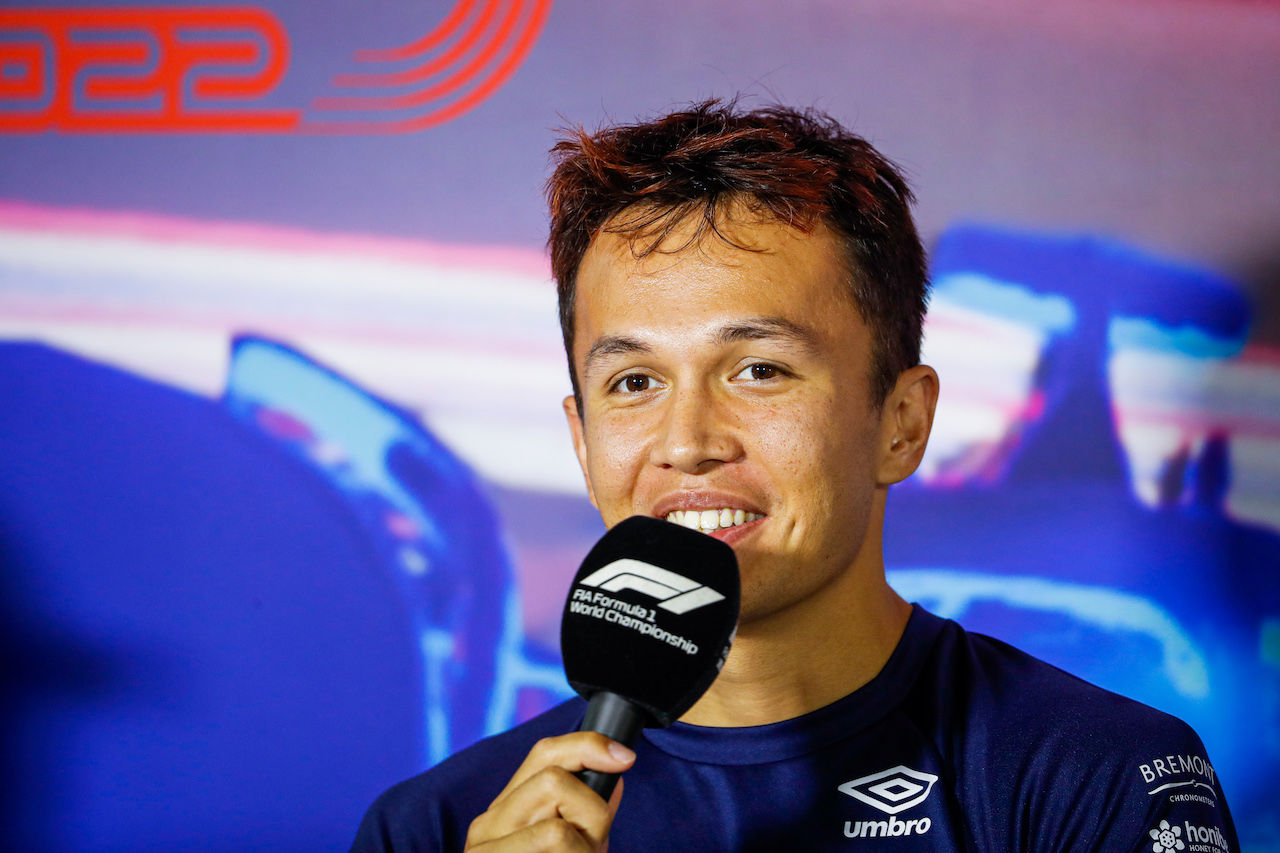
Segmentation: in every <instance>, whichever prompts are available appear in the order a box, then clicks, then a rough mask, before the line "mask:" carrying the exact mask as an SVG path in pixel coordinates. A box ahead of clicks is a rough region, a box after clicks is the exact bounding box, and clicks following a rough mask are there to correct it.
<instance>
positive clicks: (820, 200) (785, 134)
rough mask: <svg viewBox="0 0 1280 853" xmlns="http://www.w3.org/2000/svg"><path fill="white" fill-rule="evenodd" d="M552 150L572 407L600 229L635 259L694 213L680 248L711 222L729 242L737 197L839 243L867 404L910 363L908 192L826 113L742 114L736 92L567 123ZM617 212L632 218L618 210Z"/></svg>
mask: <svg viewBox="0 0 1280 853" xmlns="http://www.w3.org/2000/svg"><path fill="white" fill-rule="evenodd" d="M551 157H552V161H553V163H554V166H555V168H554V171H553V173H552V175H551V178H550V180H548V182H547V200H548V203H549V205H550V208H551V235H550V238H549V239H548V245H549V248H550V250H551V269H552V273H553V275H554V276H555V279H556V289H557V293H558V296H559V301H560V328H561V331H562V333H563V335H564V346H565V351H566V352H567V353H568V356H569V375H570V378H571V379H572V382H573V393H574V397H575V398H576V399H577V401H578V410H579V412H581V411H582V392H581V388H580V386H579V383H578V376H577V371H576V370H575V369H574V364H573V341H574V297H575V292H576V284H577V275H578V267H579V266H580V265H581V263H582V258H583V256H584V255H585V254H586V252H587V249H588V248H590V246H591V242H592V240H594V239H595V237H596V235H597V234H599V233H600V232H601V231H602V230H608V231H610V232H615V233H621V234H624V235H626V236H629V237H631V238H633V240H635V239H639V240H644V241H648V242H647V243H646V244H645V245H643V246H642V247H641V248H639V249H637V250H636V251H637V256H639V257H643V256H644V255H647V254H649V253H651V252H653V251H655V250H657V248H658V247H659V246H660V245H661V244H662V241H663V239H664V238H665V237H666V236H668V235H669V234H670V233H671V232H672V230H673V229H675V228H676V227H677V226H678V225H680V224H681V223H683V222H684V221H686V220H687V219H688V218H689V217H691V216H697V217H699V218H700V220H701V221H700V224H699V227H698V228H697V229H696V231H695V234H694V235H693V237H692V238H691V239H690V240H689V242H688V243H687V244H686V246H687V245H690V244H693V243H696V242H697V241H699V240H701V239H702V238H703V237H704V236H705V235H706V234H707V233H709V232H710V233H714V234H715V235H716V236H717V237H719V238H720V239H722V240H724V241H725V242H728V243H730V244H731V245H737V244H735V243H733V241H731V240H729V239H728V238H727V237H726V236H725V235H724V234H723V233H722V232H721V231H720V230H719V228H718V227H717V217H718V216H720V215H721V214H722V213H724V212H725V211H726V209H727V206H728V205H730V204H734V203H742V204H745V205H747V207H748V208H750V209H752V210H754V211H758V212H760V213H764V214H767V215H769V216H772V217H775V218H776V219H778V220H780V221H782V222H786V223H788V224H790V225H793V226H795V227H797V228H799V229H801V230H802V231H806V232H809V231H811V230H812V229H813V228H814V227H815V225H816V224H817V223H822V224H824V225H826V226H827V227H828V228H829V229H830V230H831V231H832V232H833V233H834V234H835V235H836V236H837V238H838V239H839V240H840V241H841V243H842V244H843V246H844V250H845V256H846V259H847V261H848V266H849V272H850V275H849V285H850V295H851V296H852V298H853V300H854V303H855V305H856V306H857V309H858V312H859V314H860V316H861V317H862V319H863V321H864V322H865V323H866V324H867V325H868V326H869V327H870V328H871V333H872V353H871V355H872V364H871V371H872V372H871V377H870V378H871V393H872V402H873V404H875V405H877V406H878V405H881V404H883V403H884V400H885V398H886V397H888V395H889V393H890V392H891V391H892V390H893V387H894V384H895V383H896V382H897V378H898V374H899V373H901V372H902V371H904V370H906V369H907V368H909V367H912V366H914V365H916V364H919V362H920V337H921V332H922V328H923V324H924V313H925V308H926V304H927V300H928V282H927V276H926V272H925V259H924V250H923V248H922V247H921V245H920V238H919V235H918V234H917V233H916V226H915V223H914V222H913V221H912V218H911V209H910V206H911V203H912V202H913V201H914V196H913V195H912V193H911V189H910V188H909V187H908V186H907V182H906V180H905V179H904V178H903V176H902V174H901V172H900V171H899V169H898V168H897V167H896V166H895V165H894V164H893V163H891V162H890V161H889V160H887V159H886V158H885V157H883V156H882V155H881V154H880V153H879V152H878V151H876V150H875V148H873V147H872V146H871V144H870V143H869V142H867V141H866V140H865V139H863V138H862V137H860V136H857V135H855V134H853V133H850V132H849V131H848V130H846V129H845V128H844V127H842V126H841V125H840V123H839V122H837V121H836V120H835V119H833V118H831V117H830V116H828V115H826V114H824V113H821V112H818V111H817V110H812V109H809V110H797V109H791V108H788V107H782V106H769V107H765V108H762V109H756V110H751V111H744V110H741V109H739V107H738V105H737V103H736V101H732V102H728V103H723V102H721V101H719V100H709V101H704V102H702V103H699V104H693V105H691V106H690V107H689V108H688V109H685V110H681V111H678V112H672V113H669V114H667V115H664V116H661V117H660V118H657V119H654V120H652V121H648V122H643V123H640V124H634V125H621V126H612V127H606V128H604V129H602V130H600V131H598V132H596V133H594V134H590V133H587V132H586V131H585V130H584V129H583V128H582V127H581V126H579V127H575V128H571V129H569V130H567V131H565V133H564V137H563V138H562V139H561V141H560V142H558V143H557V144H556V145H555V147H554V148H552V149H551ZM628 209H630V210H631V211H632V212H633V213H634V214H635V215H628V216H626V217H623V218H621V219H618V218H617V217H618V214H620V213H622V212H623V211H624V210H628ZM680 248H681V249H683V248H685V246H682V247H680ZM739 248H744V249H747V248H749V247H746V246H739Z"/></svg>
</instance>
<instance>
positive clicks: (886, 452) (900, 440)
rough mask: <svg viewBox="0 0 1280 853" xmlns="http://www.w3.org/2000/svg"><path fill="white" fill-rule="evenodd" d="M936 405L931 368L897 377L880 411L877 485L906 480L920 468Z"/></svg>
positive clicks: (919, 368) (935, 377) (922, 367)
mask: <svg viewBox="0 0 1280 853" xmlns="http://www.w3.org/2000/svg"><path fill="white" fill-rule="evenodd" d="M937 404H938V374H937V373H936V372H934V369H933V368H932V367H929V366H927V365H923V364H921V365H917V366H916V367H913V368H911V369H909V370H904V371H903V372H902V373H901V374H899V375H898V382H897V384H896V385H895V386H894V388H893V391H892V392H890V394H889V396H888V398H887V399H886V400H885V401H884V406H883V408H882V409H881V415H880V465H879V468H878V470H877V474H876V477H877V480H876V482H877V484H878V485H881V486H888V485H892V484H893V483H897V482H900V481H902V480H905V479H907V477H910V476H911V475H912V473H914V472H915V470H916V468H918V467H919V466H920V460H921V459H922V458H923V457H924V449H925V446H926V445H927V444H928V443H929V431H930V430H931V429H933V410H934V407H935V406H937Z"/></svg>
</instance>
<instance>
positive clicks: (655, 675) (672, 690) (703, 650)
mask: <svg viewBox="0 0 1280 853" xmlns="http://www.w3.org/2000/svg"><path fill="white" fill-rule="evenodd" d="M738 598H739V581H738V560H737V558H736V557H735V556H734V553H733V549H732V548H730V547H729V546H728V545H726V544H724V543H723V542H721V541H720V540H718V539H714V538H712V537H711V536H708V535H707V534H705V533H701V532H699V531H697V530H690V529H689V528H687V527H682V526H680V525H678V524H673V523H671V522H669V521H663V520H661V519H657V518H647V517H645V516H639V515H637V516H633V517H631V518H628V519H627V520H626V521H623V522H621V523H619V524H617V525H615V526H614V528H613V529H612V530H610V531H609V532H608V533H606V534H605V535H604V536H603V537H601V539H600V541H599V542H597V543H596V545H595V547H594V548H592V549H591V553H589V554H587V558H586V559H585V560H583V562H582V568H580V569H578V574H577V576H576V577H575V578H574V580H573V585H572V586H571V587H570V588H569V600H568V601H567V602H566V603H565V608H564V619H563V621H562V622H561V623H560V651H561V653H562V654H563V656H564V670H565V675H567V676H568V678H569V684H570V685H571V686H572V687H573V689H574V690H576V691H578V694H579V695H580V696H582V698H584V699H590V698H591V697H592V696H593V695H595V694H596V693H599V692H600V691H608V692H610V693H616V694H618V695H620V696H622V697H623V698H625V699H628V700H630V701H631V702H633V703H635V704H636V705H638V706H640V707H641V708H643V709H644V710H645V711H646V712H648V714H649V715H650V717H651V718H652V721H651V725H653V726H657V727H666V726H669V725H671V724H672V723H673V722H675V721H676V720H677V719H679V718H680V717H681V716H682V715H683V714H684V712H685V711H688V710H689V708H691V707H693V704H694V703H695V702H697V701H698V699H699V698H701V696H702V694H703V693H705V692H706V690H707V688H708V687H710V686H711V682H713V681H715V679H716V675H718V674H719V672H720V667H722V666H723V665H724V661H725V658H726V657H727V656H728V654H729V645H730V644H731V643H732V642H733V635H734V632H735V631H736V630H737V626H738Z"/></svg>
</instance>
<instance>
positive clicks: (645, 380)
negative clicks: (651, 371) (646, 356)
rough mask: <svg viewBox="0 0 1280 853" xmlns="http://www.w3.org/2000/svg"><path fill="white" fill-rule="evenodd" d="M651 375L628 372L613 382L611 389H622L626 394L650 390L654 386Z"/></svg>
mask: <svg viewBox="0 0 1280 853" xmlns="http://www.w3.org/2000/svg"><path fill="white" fill-rule="evenodd" d="M655 384H656V383H655V382H654V379H653V377H652V376H646V375H645V374H643V373H630V374H628V375H626V376H624V377H622V378H621V379H619V380H618V381H617V382H615V383H614V385H613V388H612V389H610V390H613V391H622V392H623V393H626V394H643V393H644V392H645V391H652V390H653V389H654V386H655Z"/></svg>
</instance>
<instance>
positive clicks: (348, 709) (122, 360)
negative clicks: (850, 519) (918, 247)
mask: <svg viewBox="0 0 1280 853" xmlns="http://www.w3.org/2000/svg"><path fill="white" fill-rule="evenodd" d="M736 93H743V94H744V103H746V104H748V105H752V104H765V103H769V102H772V101H781V102H784V103H787V104H792V105H801V106H810V105H811V106H816V107H819V108H821V109H823V110H826V111H828V112H830V113H831V114H832V115H834V116H836V117H837V118H839V119H840V120H841V121H843V122H845V123H846V124H847V125H848V126H850V127H851V128H852V129H854V130H855V131H857V132H860V133H862V134H863V135H865V136H866V137H868V138H869V139H870V140H871V141H872V142H873V143H874V144H876V145H877V146H878V147H880V148H881V150H882V151H883V152H884V153H885V154H886V155H888V156H889V157H890V158H892V159H894V160H895V161H896V162H898V163H899V164H900V165H901V166H902V167H903V168H904V169H905V171H906V172H907V173H908V175H909V176H910V178H911V180H912V181H913V183H914V185H915V187H916V190H917V193H918V196H919V206H918V215H919V221H920V224H921V226H922V229H923V232H924V235H925V237H926V240H927V243H928V246H929V247H930V250H931V258H932V275H933V279H934V282H935V288H936V289H935V295H934V299H933V303H932V308H931V313H930V319H929V323H928V329H927V338H926V347H925V349H926V358H927V360H928V361H929V363H931V364H933V365H935V366H936V367H937V369H938V372H939V373H940V375H941V377H942V384H943V397H942V402H941V403H940V405H939V412H938V421H937V426H936V429H935V435H934V437H933V440H932V442H931V445H930V450H929V453H928V455H927V456H926V458H925V462H924V465H923V466H922V469H921V471H920V472H919V473H918V474H917V475H916V476H915V477H913V478H912V479H911V480H909V481H908V482H907V483H905V484H903V485H902V486H899V487H896V488H895V489H894V491H893V493H892V495H891V498H890V511H889V522H888V529H887V531H886V536H887V542H886V558H887V561H888V564H889V566H890V577H891V581H892V583H894V584H895V586H896V587H897V588H898V589H899V590H900V591H901V592H902V593H903V594H904V595H905V596H906V597H908V598H909V599H911V600H914V601H919V602H921V603H923V604H925V605H926V606H928V607H929V608H931V609H933V610H934V611H935V612H938V613H940V614H941V615H944V616H949V617H953V618H956V619H958V620H959V621H961V622H962V624H964V625H966V626H967V627H969V628H970V629H972V630H978V631H983V632H986V633H989V634H992V635H994V636H997V637H1000V638H1002V639H1004V640H1007V641H1009V642H1011V643H1013V644H1015V645H1018V646H1020V647H1022V648H1024V649H1026V650H1027V651H1029V652H1031V653H1033V654H1036V655H1038V656H1040V657H1043V658H1045V659H1047V660H1049V661H1051V662H1052V663H1054V664H1056V665H1058V666H1061V667H1063V668H1065V669H1067V670H1069V671H1071V672H1074V673H1076V674H1079V675H1081V676H1082V677H1084V678H1087V679H1090V680H1092V681H1095V682H1097V683H1099V684H1101V685H1103V686H1105V687H1107V688H1109V689H1111V690H1115V691H1117V692H1120V693H1123V694H1126V695H1129V696H1132V697H1134V698H1137V699H1139V700H1141V701H1143V702H1146V703H1149V704H1152V705H1154V706H1156V707H1159V708H1162V709H1164V710H1167V711H1169V712H1170V713H1174V714H1176V715H1178V716H1180V717H1182V718H1183V719H1185V720H1187V721H1188V722H1190V723H1191V724H1192V725H1193V726H1194V727H1195V728H1196V729H1197V731H1198V732H1199V733H1200V735H1201V737H1202V738H1203V740H1204V742H1205V745H1206V748H1207V750H1208V757H1209V759H1210V760H1211V761H1212V763H1213V765H1214V766H1215V768H1216V769H1217V773H1218V776H1219V777H1220V779H1221V782H1222V786H1223V788H1224V790H1225V791H1226V794H1227V797H1228V799H1229V802H1230V804H1231V807H1232V810H1233V812H1234V815H1235V818H1236V822H1237V824H1238V827H1239V830H1240V835H1241V842H1242V844H1243V846H1244V850H1246V851H1251V852H1252V853H1257V851H1280V805H1278V802H1280V801H1278V800H1277V797H1276V793H1277V791H1280V142H1277V140H1280V3H1275V2H1270V0H843V2H833V1H832V0H796V2H790V3H763V2H756V0H748V1H747V2H742V0H737V2H728V0H704V2H701V3H697V4H690V3H685V2H675V0H650V2H647V3H644V4H640V3H594V2H585V0H557V2H554V4H553V3H552V0H417V2H408V0H378V2H369V3H361V4H354V3H338V2H334V1H333V0H308V2H305V3H304V2H296V0H279V2H270V3H268V4H266V5H259V6H230V5H228V6H219V5H216V4H213V3H198V4H197V3H182V2H178V3H173V4H170V5H150V6H146V7H134V6H128V5H125V4H123V3H115V2H109V0H103V2H99V3H98V4H96V5H83V4H68V3H64V4H60V5H53V4H45V3H32V4H26V5H22V6H19V5H15V4H13V3H12V2H11V0H4V2H3V5H0V565H2V566H3V574H2V575H0V644H2V647H0V660H3V678H4V681H5V684H4V689H3V693H2V694H0V703H2V704H0V715H2V716H3V721H2V722H3V728H2V730H0V737H3V739H4V744H3V749H2V750H0V756H2V757H0V762H3V763H2V765H0V784H2V785H3V791H2V795H0V820H2V822H3V826H4V827H5V829H4V831H3V832H4V835H5V837H6V846H10V847H11V848H12V849H15V850H24V851H84V850H94V851H151V850H157V851H159V850H175V849H177V850H183V851H219V853H221V851H239V850H245V849H253V850H263V851H295V850H296V851H303V850H306V851H329V850H331V851H341V850H345V849H346V847H347V845H349V843H350V841H351V838H352V837H353V835H354V832H355V828H356V825H357V823H358V822H359V820H360V817H361V815H362V814H363V811H364V809H365V808H366V807H367V806H368V804H369V803H370V802H371V801H372V800H373V798H374V797H375V796H376V795H377V794H378V793H380V792H381V791H382V790H384V789H385V788H386V787H387V786H389V785H391V784H392V783H394V782H396V781H398V780H400V779H402V778H405V777H407V776H409V775H411V774H413V773H416V772H418V771H420V770H422V769H424V768H426V767H428V766H430V765H432V764H434V763H436V762H438V761H440V760H441V759H443V758H444V757H446V756H447V755H449V754H451V753H452V752H454V751H456V750H457V749H459V748H461V747H463V746H465V745H467V744H468V743H471V742H473V741H475V740H476V739H478V738H480V737H483V736H484V735H486V734H489V733H493V732H497V731H500V730H502V729H505V728H506V727H508V726H510V725H512V724H514V723H516V722H518V721H520V720H523V719H526V718H527V717H529V716H531V715H533V714H536V713H538V712H539V711H541V710H543V709H545V708H547V707H549V706H550V705H551V704H554V703H555V702H558V701H560V700H561V699H562V698H563V697H565V696H566V695H567V694H568V691H567V687H566V686H565V684H564V681H563V677H562V675H561V672H560V669H559V659H558V651H557V648H556V646H557V637H558V629H559V625H558V622H559V613H560V609H561V607H562V603H563V597H564V595H565V591H566V589H567V586H568V583H569V580H570V578H571V576H572V574H573V572H574V571H575V569H576V567H577V565H578V562H579V560H580V559H581V557H582V556H583V555H584V554H585V552H586V550H587V548H588V547H589V546H590V544H591V543H592V542H593V541H594V540H595V539H596V537H598V536H599V534H600V533H601V532H602V527H601V524H600V521H599V518H598V516H596V515H595V513H594V512H593V510H592V509H591V507H590V505H589V504H588V502H587V500H586V498H585V493H584V489H583V486H582V483H581V477H580V474H579V473H578V471H577V466H576V463H575V461H574V459H573V455H572V450H571V447H570V442H569V436H568V432H567V429H566V428H565V426H564V424H563V417H562V414H561V411H560V404H559V401H560V399H561V397H562V396H564V395H565V394H567V393H568V390H569V384H568V378H567V374H566V371H565V367H564V363H563V355H562V351H561V344H560V339H559V331H558V328H557V321H556V311H555V295H554V289H553V286H552V284H551V283H550V281H549V265H548V262H547V259H546V256H545V255H544V252H543V248H542V247H543V241H544V239H545V229H546V219H545V214H544V211H543V206H542V200H541V196H540V192H541V186H542V183H543V181H544V180H545V178H546V175H547V164H546V151H547V149H548V148H549V147H550V146H551V144H552V143H553V142H554V140H555V133H554V129H555V128H556V127H557V126H562V125H565V124H571V123H583V124H585V125H587V126H588V127H595V126H597V125H599V124H600V123H602V122H606V121H631V120H633V119H635V118H637V117H643V116H649V115H653V114H655V113H658V112H660V111H662V110H665V109H667V108H669V107H673V106H678V105H680V104H683V103H687V102H689V101H691V100H696V99H701V98H704V97H710V96H720V97H731V96H733V95H735V94H736Z"/></svg>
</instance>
